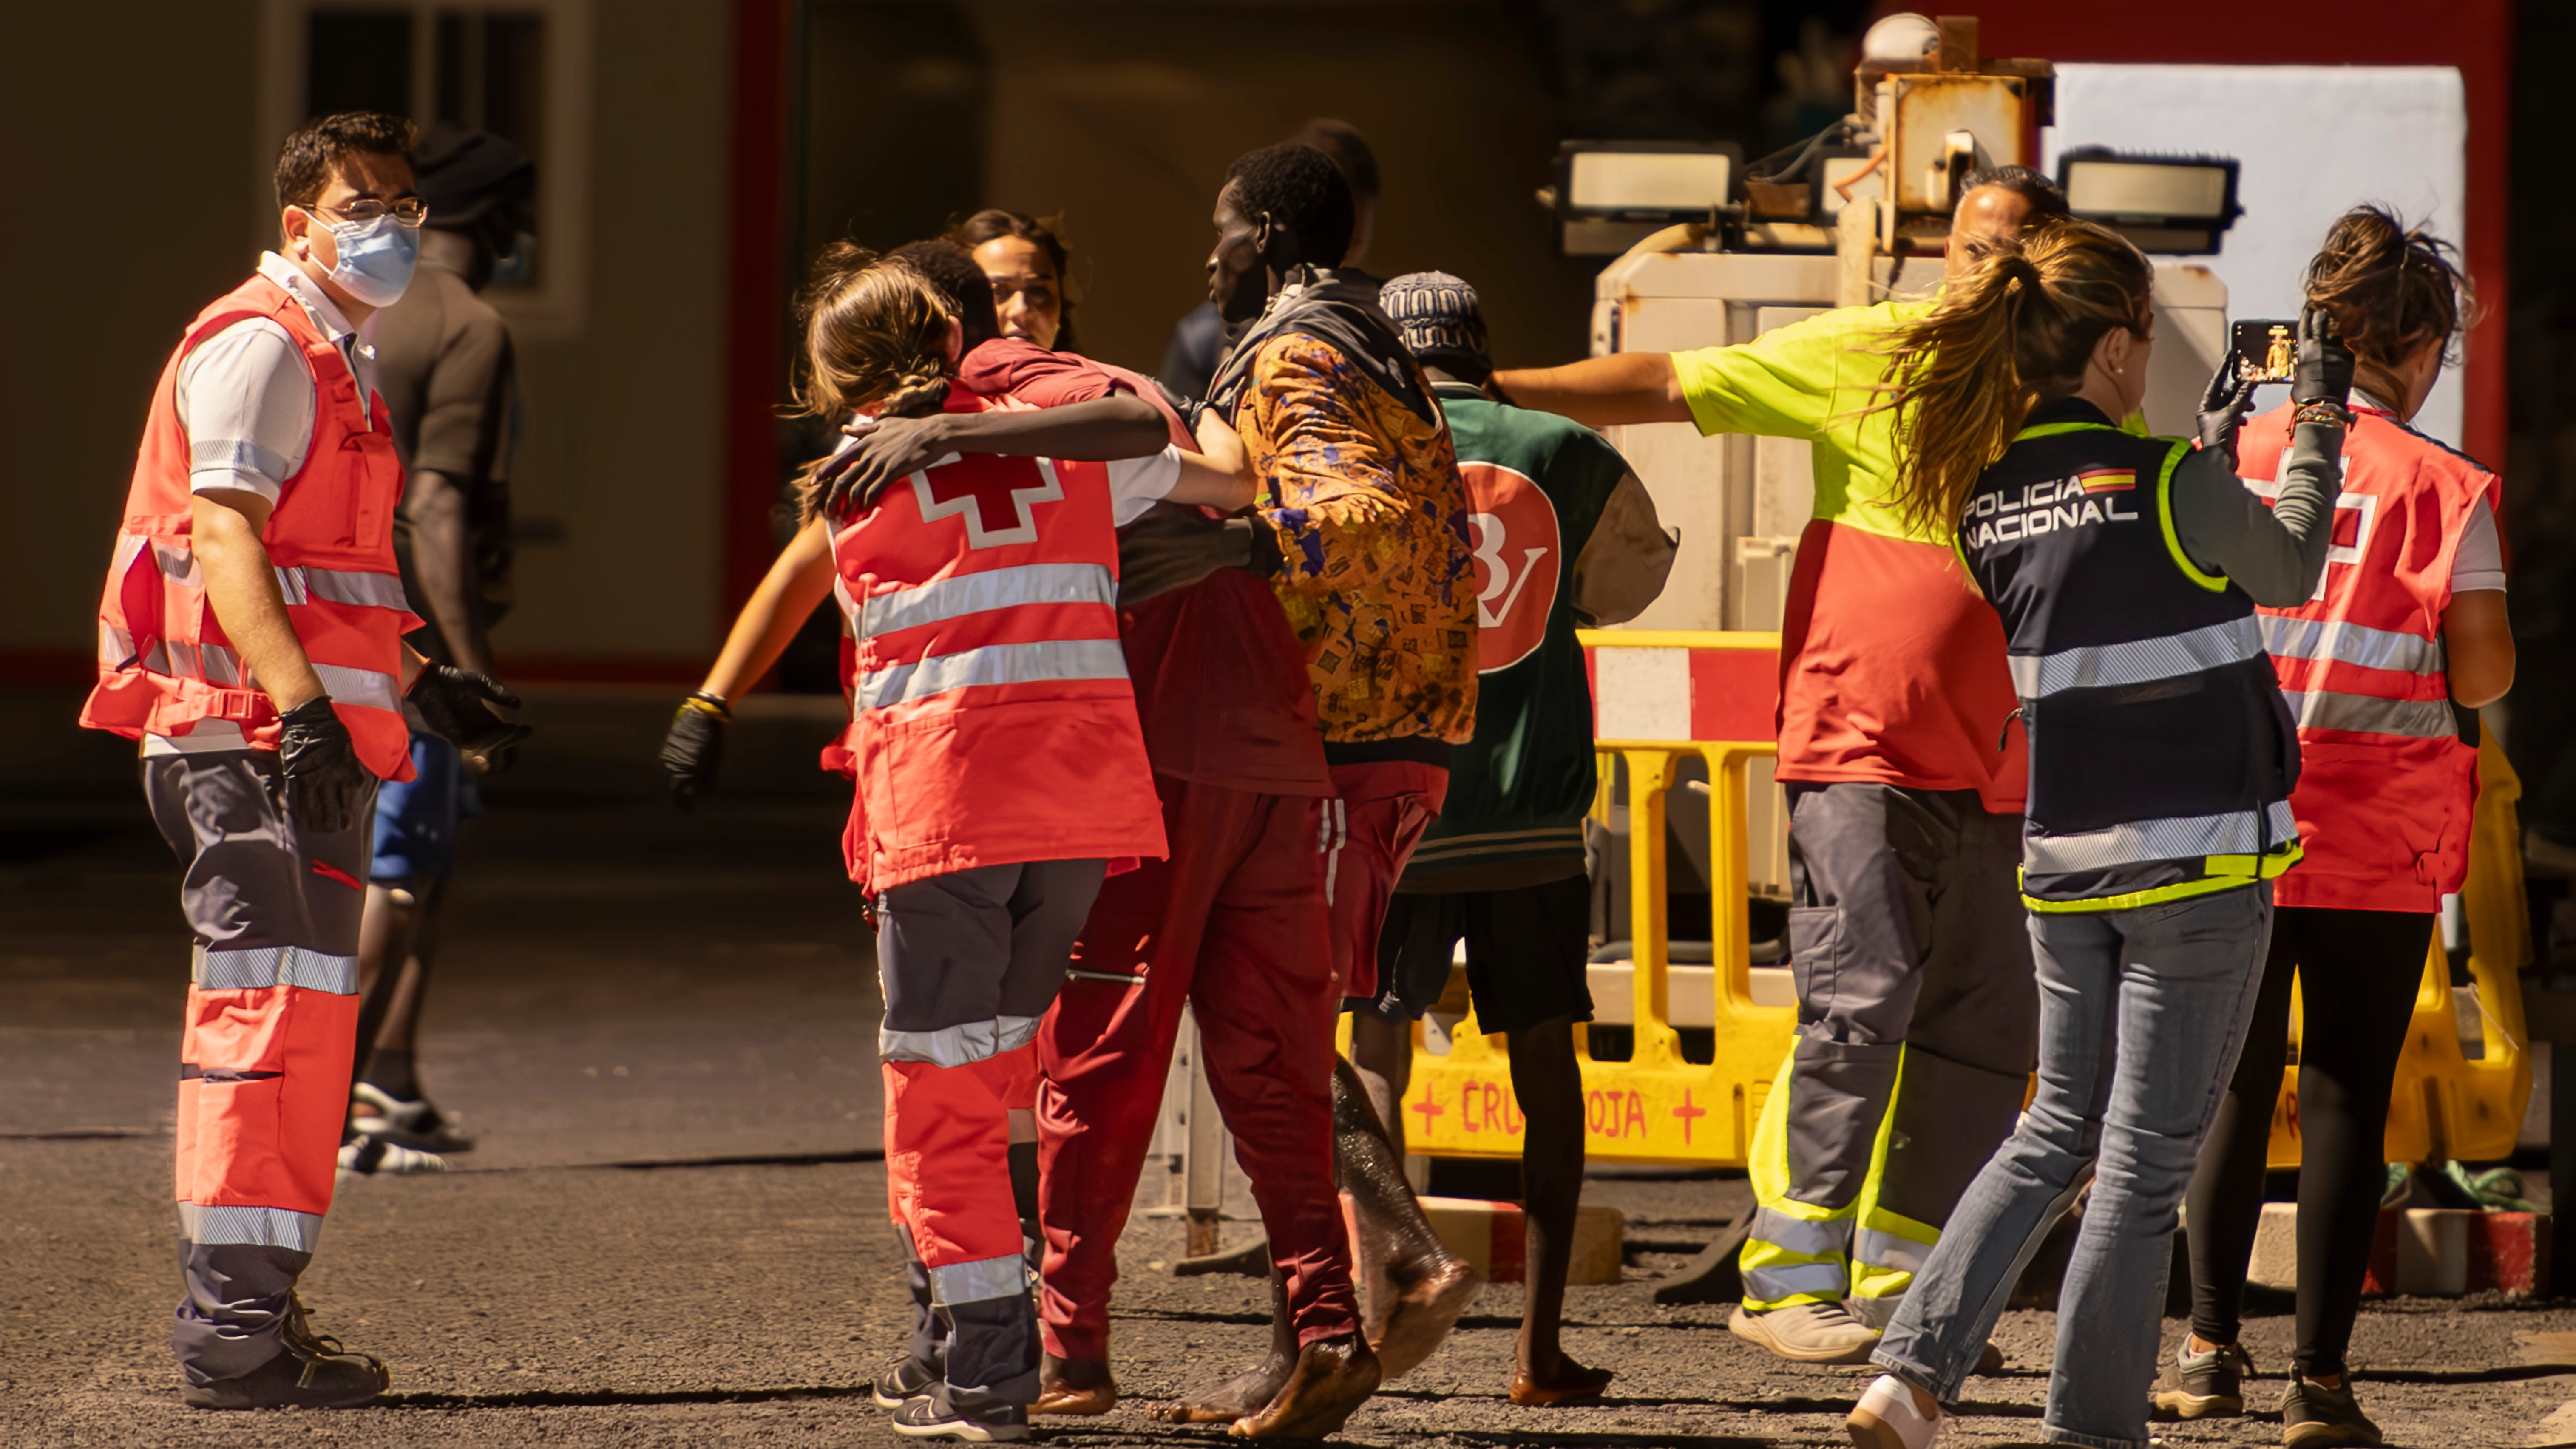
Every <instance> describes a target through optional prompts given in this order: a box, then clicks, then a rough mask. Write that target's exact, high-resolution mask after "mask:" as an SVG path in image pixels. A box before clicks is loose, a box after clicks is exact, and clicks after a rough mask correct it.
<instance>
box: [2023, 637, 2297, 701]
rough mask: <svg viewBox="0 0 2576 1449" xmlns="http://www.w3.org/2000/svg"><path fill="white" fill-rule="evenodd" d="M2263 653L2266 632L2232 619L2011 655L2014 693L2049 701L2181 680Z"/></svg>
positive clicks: (2258, 656)
mask: <svg viewBox="0 0 2576 1449" xmlns="http://www.w3.org/2000/svg"><path fill="white" fill-rule="evenodd" d="M2262 655H2263V631H2262V629H2261V628H2260V627H2259V626H2257V625H2256V624H2255V622H2254V621H2253V620H2252V619H2251V618H2244V619H2230V620H2228V621H2227V622H2226V623H2224V624H2212V625H2210V626H2209V627H2207V628H2205V629H2193V630H2191V631H2189V632H2188V633H2182V634H2165V635H2160V636H2158V637H2156V638H2153V639H2132V640H2130V641H2128V642H2127V643H2125V644H2103V645H2096V646H2090V647H2085V648H2079V649H2061V650H2059V651H2057V652H2056V653H2054V654H2043V655H2029V654H2016V655H2014V656H2012V677H2013V689H2014V691H2015V692H2016V693H2018V694H2020V696H2021V697H2022V698H2024V699H2046V698H2047V697H2048V696H2050V695H2052V694H2055V693H2057V692H2058V691H2059V690H2062V689H2111V688H2117V687H2119V686H2122V685H2129V684H2147V683H2150V682H2152V681H2154V680H2158V679H2178V678H2180V677H2182V676H2183V675H2186V674H2198V673H2200V672H2201V671H2203V670H2206V669H2216V668H2219V667H2220V666H2222V665H2228V664H2237V663H2241V662H2243V661H2245V660H2248V659H2259V658H2261V657H2262Z"/></svg>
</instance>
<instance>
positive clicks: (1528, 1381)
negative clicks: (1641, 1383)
mask: <svg viewBox="0 0 2576 1449" xmlns="http://www.w3.org/2000/svg"><path fill="white" fill-rule="evenodd" d="M1617 1377H1618V1375H1617V1374H1614V1373H1612V1372H1611V1371H1610V1370H1608V1369H1595V1368H1585V1367H1584V1366H1583V1365H1581V1364H1579V1363H1576V1362H1575V1361H1574V1360H1573V1359H1570V1358H1568V1357H1566V1356H1565V1355H1564V1354H1561V1353H1560V1354H1558V1355H1557V1356H1556V1364H1555V1366H1554V1367H1552V1368H1550V1369H1548V1370H1546V1371H1545V1372H1543V1373H1532V1372H1530V1371H1529V1370H1528V1369H1522V1370H1520V1371H1518V1372H1516V1373H1514V1374H1513V1375H1512V1402H1513V1403H1515V1404H1519V1405H1521V1406H1522V1407H1524V1408H1538V1407H1543V1406H1545V1405H1548V1404H1566V1403H1572V1402H1574V1401H1575V1400H1577V1399H1597V1398H1599V1397H1601V1391H1602V1390H1603V1389H1606V1388H1608V1387H1610V1381H1611V1380H1612V1379H1614V1378H1617Z"/></svg>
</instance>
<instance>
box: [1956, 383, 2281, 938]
mask: <svg viewBox="0 0 2576 1449" xmlns="http://www.w3.org/2000/svg"><path fill="white" fill-rule="evenodd" d="M2190 452H2191V445H2190V444H2189V443H2187V442H2183V441H2180V440H2178V439H2172V438H2141V437H2135V436H2132V435H2130V434H2127V433H2123V432H2121V431H2120V430H2118V429H2117V428H2114V427H2112V426H2111V425H2110V422H2109V421H2108V420H2107V419H2106V418H2104V417H2103V416H2102V413H2101V411H2100V410H2099V409H2097V408H2095V407H2093V406H2092V405H2091V404H2090V403H2086V402H2083V401H2080V400H2076V399H2068V400H2065V401H2061V402H2057V403H2051V404H2048V405H2046V406H2044V407H2041V408H2039V409H2038V410H2036V411H2034V412H2033V413H2032V414H2031V424H2030V426H2027V427H2025V428H2023V429H2022V431H2021V433H2020V434H2019V436H2017V437H2016V438H2015V439H2014V440H2013V445H2012V447H2011V448H2010V449H2009V450H2008V451H2006V452H2005V454H2004V456H2003V458H2002V459H2001V460H2000V461H1998V462H1997V463H1995V465H1994V466H1993V467H1990V468H1988V469H1987V470H1986V471H1985V473H1984V474H1983V475H1982V476H1981V477H1979V479H1978V480H1977V486H1976V491H1975V492H1974V493H1972V494H1971V495H1970V496H1969V500H1968V508H1967V513H1966V515H1965V517H1964V519H1963V520H1962V522H1961V524H1960V526H1959V535H1958V538H1959V549H1960V557H1961V560H1962V561H1963V562H1964V563H1966V565H1967V567H1968V573H1969V575H1970V576H1971V577H1972V578H1974V579H1975V580H1976V581H1977V586H1978V587H1979V588H1980V589H1982V590H1984V592H1985V595H1986V598H1987V600H1988V601H1989V602H1991V603H1992V604H1993V605H1994V606H1995V612H1996V613H1998V614H2000V615H2001V616H2002V617H2003V625H2004V635H2005V639H2006V647H2007V652H2008V653H2009V654H2010V656H2011V659H2010V663H2011V666H2012V676H2013V687H2014V692H2015V693H2016V694H2018V695H2019V696H2020V697H2021V717H2022V725H2023V728H2025V729H2027V730H2028V731H2029V732H2030V795H2029V802H2030V803H2029V805H2028V807H2027V810H2026V813H2025V815H2024V821H2023V826H2022V899H2023V901H2024V902H2025V903H2027V904H2028V905H2029V907H2030V908H2031V909H2032V910H2034V911H2109V910H2122V909H2127V908H2129V907H2134V906H2144V905H2152V904H2155V903H2157V902H2159V901H2168V900H2177V899H2181V898H2183V897H2186V896H2196V895H2206V894H2209V893H2212V892H2215V891H2223V890H2231V889H2234V888H2237V887H2240V886H2246V885H2250V884H2252V883H2254V882H2255V881H2257V880H2266V879H2269V878H2271V877H2273V876H2277V875H2279V874H2280V873H2281V872H2283V871H2285V870H2288V869H2289V868H2290V867H2291V866H2292V865H2294V864H2296V863H2297V862H2298V859H2299V828H2298V822H2297V820H2296V819H2295V818H2294V817H2293V816H2292V815H2291V813H2290V804H2289V800H2290V787H2291V785H2293V784H2294V783H2296V782H2297V780H2298V774H2299V744H2298V734H2297V730H2296V727H2295V725H2294V724H2293V722H2292V720H2291V719H2290V714H2289V708H2288V706H2287V705H2286V704H2285V703H2284V702H2283V700H2282V698H2281V688H2280V685H2279V683H2278V681H2277V680H2276V679H2275V677H2274V675H2273V671H2272V661H2271V659H2270V657H2269V656H2268V655H2266V653H2265V652H2264V648H2263V633H2262V629H2261V627H2260V625H2258V624H2257V623H2256V621H2255V616H2254V601H2253V600H2252V599H2250V598H2248V597H2247V596H2246V594H2245V591H2244V590H2242V589H2239V588H2237V587H2236V586H2235V585H2233V584H2231V583H2229V582H2228V581H2227V580H2226V579H2225V578H2223V577H2220V576H2217V575H2213V574H2210V573H2207V572H2204V571H2203V570H2202V569H2201V568H2200V567H2199V566H2198V565H2196V564H2194V563H2193V562H2192V560H2191V558H2190V556H2189V555H2187V554H2186V553H2184V552H2183V547H2182V542H2181V539H2180V537H2179V536H2178V535H2177V534H2176V532H2175V529H2174V519H2173V494H2172V487H2173V475H2174V469H2175V467H2176V466H2177V465H2179V464H2181V463H2182V461H2183V459H2184V458H2185V457H2186V456H2188V455H2189V454H2190Z"/></svg>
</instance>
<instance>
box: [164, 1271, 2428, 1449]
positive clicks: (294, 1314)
mask: <svg viewBox="0 0 2576 1449" xmlns="http://www.w3.org/2000/svg"><path fill="white" fill-rule="evenodd" d="M278 1341H279V1342H280V1343H281V1344H282V1345H284V1347H283V1348H282V1349H281V1350H280V1351H279V1353H278V1355H277V1357H275V1358H273V1359H270V1360H269V1361H268V1362H266V1363H264V1364H261V1365H260V1366H259V1367H258V1368H255V1369H252V1370H251V1371H250V1372H249V1373H246V1374H243V1375H241V1376H239V1377H238V1378H229V1379H217V1380H216V1381H215V1382H213V1383H211V1384H181V1385H180V1386H179V1401H180V1402H181V1403H183V1404H186V1405H187V1406H188V1407H189V1408H192V1409H354V1408H356V1407H358V1406H359V1405H360V1404H364V1403H368V1402H370V1401H372V1400H373V1399H374V1398H375V1397H376V1395H378V1394H381V1393H383V1392H384V1391H385V1388H386V1386H387V1384H389V1383H390V1382H391V1378H390V1376H389V1375H387V1374H386V1373H385V1365H384V1361H383V1360H381V1359H378V1358H376V1357H375V1356H374V1355H372V1354H364V1353H350V1352H349V1351H348V1350H346V1349H344V1348H342V1347H341V1346H340V1340H338V1339H336V1338H333V1337H331V1336H330V1335H328V1334H322V1333H315V1332H314V1331H313V1326H312V1322H311V1320H310V1319H308V1318H307V1317H306V1315H305V1312H304V1303H303V1300H301V1299H298V1298H294V1297H291V1296H290V1297H289V1298H288V1299H287V1303H286V1329H285V1332H283V1333H281V1334H280V1335H279V1336H278ZM2372 1442H2374V1443H2375V1442H2377V1441H2376V1440H2374V1441H2372Z"/></svg>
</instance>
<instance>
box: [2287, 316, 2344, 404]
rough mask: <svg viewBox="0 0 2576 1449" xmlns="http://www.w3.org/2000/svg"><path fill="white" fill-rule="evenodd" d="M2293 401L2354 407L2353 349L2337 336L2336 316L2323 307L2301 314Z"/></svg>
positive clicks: (2291, 394)
mask: <svg viewBox="0 0 2576 1449" xmlns="http://www.w3.org/2000/svg"><path fill="white" fill-rule="evenodd" d="M2290 401H2292V402H2294V403H2298V404H2301V405H2302V406H2304V405H2306V404H2308V403H2327V404H2330V405H2332V406H2334V407H2338V408H2345V407H2350V406H2351V405H2352V349H2351V348H2349V347H2346V346H2345V345H2344V343H2343V339H2342V338H2341V337H2339V336H2337V335H2336V334H2335V325H2334V314H2333V313H2331V312H2329V311H2327V310H2326V309H2325V308H2323V307H2310V308H2309V309H2308V310H2307V311H2305V312H2303V313H2301V314H2299V361H2298V365H2297V367H2296V368H2295V369H2294V370H2293V371H2292V372H2291V374H2290Z"/></svg>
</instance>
